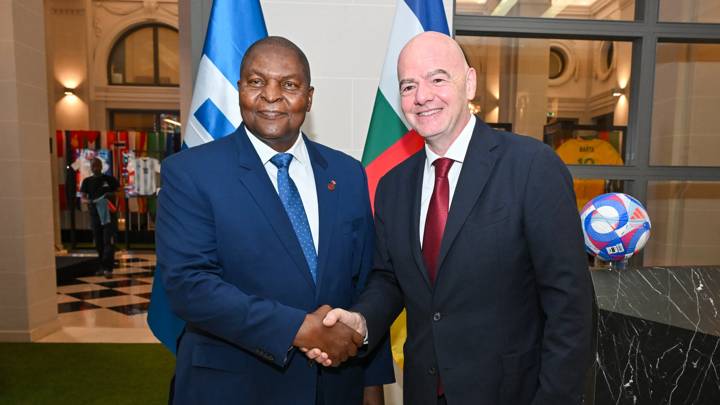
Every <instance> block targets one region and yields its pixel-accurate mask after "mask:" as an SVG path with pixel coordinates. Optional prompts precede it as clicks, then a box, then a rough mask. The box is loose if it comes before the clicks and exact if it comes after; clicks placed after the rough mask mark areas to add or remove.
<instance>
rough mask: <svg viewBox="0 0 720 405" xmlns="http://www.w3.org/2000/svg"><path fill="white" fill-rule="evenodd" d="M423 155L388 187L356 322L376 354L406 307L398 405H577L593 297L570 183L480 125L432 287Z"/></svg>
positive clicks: (396, 172) (549, 157) (560, 168)
mask: <svg viewBox="0 0 720 405" xmlns="http://www.w3.org/2000/svg"><path fill="white" fill-rule="evenodd" d="M424 163H425V151H424V150H422V151H420V152H419V153H417V154H415V155H414V156H412V157H410V158H408V159H407V160H406V161H405V162H403V163H401V164H400V165H398V166H397V167H396V168H395V169H393V170H392V171H390V172H389V173H388V174H387V175H386V176H384V177H383V178H382V179H381V181H380V184H379V186H378V189H377V194H376V198H375V227H376V233H377V237H376V253H375V262H374V271H373V272H372V273H371V276H370V280H369V281H368V286H367V288H366V290H365V292H364V293H363V295H362V297H361V298H360V301H359V303H358V304H357V305H356V306H355V310H358V311H360V312H361V313H362V314H363V315H364V316H365V318H366V319H367V322H368V329H369V337H370V339H371V341H370V347H371V348H372V347H373V345H374V344H375V341H373V337H374V336H382V333H380V332H381V331H383V330H385V329H386V328H387V327H388V326H389V325H390V323H391V322H392V320H393V319H394V318H395V317H396V315H397V314H398V313H399V311H400V310H401V308H402V306H403V305H405V306H406V307H407V342H406V343H405V347H404V352H405V368H404V380H403V381H404V384H403V388H404V392H405V396H404V398H405V403H406V404H410V405H435V404H436V402H437V393H436V390H437V382H438V374H439V375H440V378H441V379H442V382H443V385H444V390H445V394H446V397H447V402H448V404H450V405H463V404H468V405H470V404H472V405H529V404H533V405H579V404H580V402H581V392H582V388H583V382H584V378H585V372H586V370H587V369H588V367H589V365H590V361H591V344H590V343H591V332H592V328H591V309H592V304H591V303H592V298H593V290H592V284H591V280H590V273H589V271H588V267H587V259H586V256H585V253H584V249H583V236H582V231H581V228H580V220H579V215H578V212H577V208H576V207H575V196H574V195H573V188H572V179H571V177H570V174H569V172H568V170H567V168H566V167H565V165H564V164H563V163H562V162H561V161H560V159H558V157H557V156H556V155H555V153H554V152H553V151H552V150H551V149H550V148H548V147H547V146H545V145H543V144H541V143H540V142H538V141H536V140H534V139H531V138H528V137H524V136H519V135H515V134H511V133H507V132H500V131H495V130H493V129H491V128H490V127H488V126H487V125H485V124H484V123H483V122H482V121H480V120H479V119H478V120H477V123H476V124H475V129H474V132H473V135H472V140H471V141H470V145H469V147H468V150H467V153H466V156H465V160H464V161H463V166H462V170H461V172H460V177H459V180H458V184H457V188H456V190H455V193H454V196H453V200H452V204H451V206H450V211H449V214H448V219H447V225H446V228H445V232H444V234H443V239H442V242H441V248H440V257H439V260H438V263H439V264H438V273H437V279H436V282H435V284H434V286H433V285H431V283H430V281H429V279H428V276H427V270H426V268H425V265H424V262H423V258H422V253H421V249H420V239H419V223H420V196H421V186H422V177H423V165H424Z"/></svg>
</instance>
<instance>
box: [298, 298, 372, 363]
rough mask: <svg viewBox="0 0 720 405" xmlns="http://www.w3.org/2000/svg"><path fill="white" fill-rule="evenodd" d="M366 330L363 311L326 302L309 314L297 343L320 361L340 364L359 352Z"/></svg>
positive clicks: (310, 356)
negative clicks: (326, 303)
mask: <svg viewBox="0 0 720 405" xmlns="http://www.w3.org/2000/svg"><path fill="white" fill-rule="evenodd" d="M366 334H367V326H366V324H365V318H363V316H362V315H360V314H359V313H356V312H349V311H346V310H344V309H341V308H335V309H333V308H332V307H330V306H329V305H323V306H321V307H320V308H318V309H317V310H315V312H312V313H309V314H307V315H306V316H305V320H304V321H303V323H302V325H301V326H300V329H299V330H298V332H297V334H296V335H295V340H293V346H295V347H298V348H300V350H302V351H303V352H304V353H305V355H307V356H308V358H310V359H311V360H315V361H316V362H317V363H319V364H322V365H324V366H326V367H328V366H334V367H337V366H339V365H340V364H341V363H342V362H344V361H345V360H347V359H348V358H349V357H352V356H355V355H356V354H357V351H358V349H359V348H360V347H362V345H363V342H364V340H365V336H366Z"/></svg>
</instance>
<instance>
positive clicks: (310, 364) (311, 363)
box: [308, 360, 315, 368]
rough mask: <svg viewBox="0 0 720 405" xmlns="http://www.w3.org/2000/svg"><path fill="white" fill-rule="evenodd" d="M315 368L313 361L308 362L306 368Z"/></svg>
mask: <svg viewBox="0 0 720 405" xmlns="http://www.w3.org/2000/svg"><path fill="white" fill-rule="evenodd" d="M314 366H315V360H308V367H310V368H313V367H314Z"/></svg>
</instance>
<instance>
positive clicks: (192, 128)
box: [148, 0, 267, 353]
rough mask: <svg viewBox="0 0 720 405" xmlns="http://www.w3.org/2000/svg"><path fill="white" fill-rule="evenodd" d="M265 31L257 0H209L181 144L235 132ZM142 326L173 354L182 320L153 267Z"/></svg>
mask: <svg viewBox="0 0 720 405" xmlns="http://www.w3.org/2000/svg"><path fill="white" fill-rule="evenodd" d="M266 36H267V28H265V20H264V19H263V14H262V9H261V8H260V2H259V0H215V1H213V5H212V9H211V10H210V20H209V21H208V29H207V34H206V35H205V45H204V46H203V55H202V58H201V59H200V65H199V67H198V72H197V77H196V79H195V89H194V91H193V96H192V103H191V105H190V117H188V119H187V120H186V122H185V126H184V128H183V130H184V131H183V146H184V147H190V148H191V147H193V146H197V145H201V144H203V143H206V142H210V141H213V140H215V139H217V138H221V137H223V136H225V135H229V134H231V133H233V132H235V129H237V127H238V126H240V122H241V118H240V107H239V98H238V90H237V82H238V79H240V62H241V61H242V58H243V55H244V54H245V51H246V50H247V48H248V47H249V46H250V45H252V44H253V43H254V42H255V41H257V40H259V39H261V38H264V37H266ZM148 325H149V326H150V329H151V330H152V332H153V334H154V335H155V337H157V338H158V340H160V342H162V344H163V345H165V347H167V348H168V349H169V350H170V351H171V352H173V353H175V350H176V343H177V338H178V336H180V333H181V332H182V329H183V328H184V326H185V323H184V322H183V321H182V320H181V319H180V318H178V317H177V316H175V314H174V313H173V312H172V310H171V309H170V304H169V302H168V300H167V296H166V295H165V289H164V288H163V285H162V280H161V279H160V276H159V274H158V273H157V272H156V273H155V277H154V281H153V287H152V295H151V300H150V308H149V310H148Z"/></svg>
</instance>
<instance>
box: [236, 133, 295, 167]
mask: <svg viewBox="0 0 720 405" xmlns="http://www.w3.org/2000/svg"><path fill="white" fill-rule="evenodd" d="M245 132H247V135H248V138H249V139H250V143H252V145H253V147H254V148H255V152H257V154H258V156H259V157H260V161H261V162H262V164H263V166H265V165H266V164H267V163H268V162H269V161H270V159H272V158H273V156H275V155H277V154H278V153H280V152H278V151H276V150H275V149H273V148H271V147H270V146H268V145H267V144H266V143H265V142H263V141H261V140H260V139H259V138H258V137H257V136H255V135H254V134H253V133H252V132H250V130H249V129H247V127H246V128H245ZM285 153H289V154H291V155H293V158H294V159H295V160H296V161H297V162H298V163H300V164H301V165H305V164H306V162H307V161H306V160H305V159H306V156H308V154H307V147H306V146H305V140H304V139H303V136H302V133H300V134H299V135H298V137H297V139H296V140H295V143H294V144H293V146H292V147H290V149H288V150H287V152H285Z"/></svg>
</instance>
